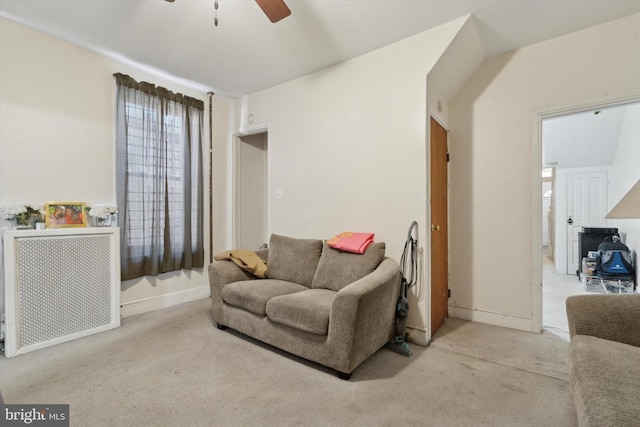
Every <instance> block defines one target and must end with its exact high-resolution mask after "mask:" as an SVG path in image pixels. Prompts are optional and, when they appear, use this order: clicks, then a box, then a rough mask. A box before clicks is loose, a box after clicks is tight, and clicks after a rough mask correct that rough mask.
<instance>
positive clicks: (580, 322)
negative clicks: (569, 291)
mask: <svg viewBox="0 0 640 427" xmlns="http://www.w3.org/2000/svg"><path fill="white" fill-rule="evenodd" d="M566 306H567V320H568V321H569V334H570V336H572V337H573V336H574V335H590V336H593V337H598V338H603V339H608V340H613V341H618V342H621V343H625V344H631V345H634V346H637V347H640V295H606V294H599V295H574V296H570V297H569V298H567V301H566Z"/></svg>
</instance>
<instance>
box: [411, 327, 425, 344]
mask: <svg viewBox="0 0 640 427" xmlns="http://www.w3.org/2000/svg"><path fill="white" fill-rule="evenodd" d="M407 332H408V333H409V339H408V341H410V342H412V343H413V344H416V345H423V346H426V345H428V344H429V341H430V339H429V338H430V337H429V336H428V334H427V331H426V330H424V329H416V328H412V327H411V326H407Z"/></svg>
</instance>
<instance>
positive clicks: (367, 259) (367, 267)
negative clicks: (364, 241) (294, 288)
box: [311, 242, 385, 291]
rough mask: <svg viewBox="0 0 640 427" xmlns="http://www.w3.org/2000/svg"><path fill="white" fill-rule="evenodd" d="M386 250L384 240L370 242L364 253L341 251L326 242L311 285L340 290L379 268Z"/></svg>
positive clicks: (316, 287)
mask: <svg viewBox="0 0 640 427" xmlns="http://www.w3.org/2000/svg"><path fill="white" fill-rule="evenodd" d="M384 251H385V244H384V242H377V243H372V244H370V245H369V247H368V248H367V250H366V252H365V253H364V254H362V255H360V254H354V253H350V252H344V251H340V250H338V249H334V248H332V247H330V246H328V245H327V244H326V243H324V247H323V249H322V256H321V257H320V263H319V264H318V270H317V271H316V275H315V276H314V277H313V282H312V284H311V287H312V288H313V289H331V290H334V291H339V290H340V289H342V288H344V287H345V286H347V285H349V284H351V283H353V282H355V281H356V280H358V279H362V278H363V277H364V276H366V275H367V274H369V273H372V272H373V271H374V270H375V269H376V268H378V265H380V263H381V262H382V259H383V258H384Z"/></svg>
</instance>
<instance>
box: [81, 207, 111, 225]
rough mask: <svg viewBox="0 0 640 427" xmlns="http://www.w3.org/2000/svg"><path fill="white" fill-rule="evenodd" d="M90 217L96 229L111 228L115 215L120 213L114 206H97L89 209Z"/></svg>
mask: <svg viewBox="0 0 640 427" xmlns="http://www.w3.org/2000/svg"><path fill="white" fill-rule="evenodd" d="M87 210H88V211H89V216H90V217H92V218H93V223H94V225H95V226H96V227H111V219H112V217H113V215H115V214H117V213H118V208H116V207H115V206H114V205H105V204H96V205H93V206H91V207H90V208H87Z"/></svg>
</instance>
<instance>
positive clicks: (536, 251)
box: [531, 94, 640, 332]
mask: <svg viewBox="0 0 640 427" xmlns="http://www.w3.org/2000/svg"><path fill="white" fill-rule="evenodd" d="M637 102H640V95H638V94H632V95H626V96H622V97H619V98H613V99H612V98H611V97H607V96H605V97H601V98H597V99H592V100H591V101H588V102H585V103H582V104H566V105H556V106H552V107H547V108H544V109H540V110H537V111H535V112H534V113H533V125H534V126H533V139H532V156H531V158H532V161H531V163H532V165H531V206H532V208H533V212H532V227H531V232H532V236H531V261H532V262H531V267H532V268H531V296H532V298H531V300H532V310H531V313H532V316H531V329H532V331H533V332H542V174H541V171H542V121H543V120H545V119H550V118H553V117H559V116H566V115H569V114H575V113H584V112H586V111H591V110H597V109H603V108H609V107H617V106H620V105H626V104H634V103H637ZM556 184H557V182H556ZM557 188H558V186H556V189H557ZM557 202H558V200H557V199H556V209H557V208H558V207H559V206H560V204H559V203H557ZM565 213H566V212H565ZM557 217H558V214H556V218H557ZM558 228H559V227H558V224H556V228H555V230H556V237H555V238H554V241H556V242H557V241H558V237H557V233H558ZM564 228H565V229H566V227H564ZM564 239H565V241H566V240H567V239H566V236H565V238H564ZM555 253H556V254H560V253H561V251H559V250H558V249H557V248H556V250H555ZM564 257H565V258H566V250H565V251H564ZM564 263H565V265H566V260H565V261H564Z"/></svg>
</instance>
